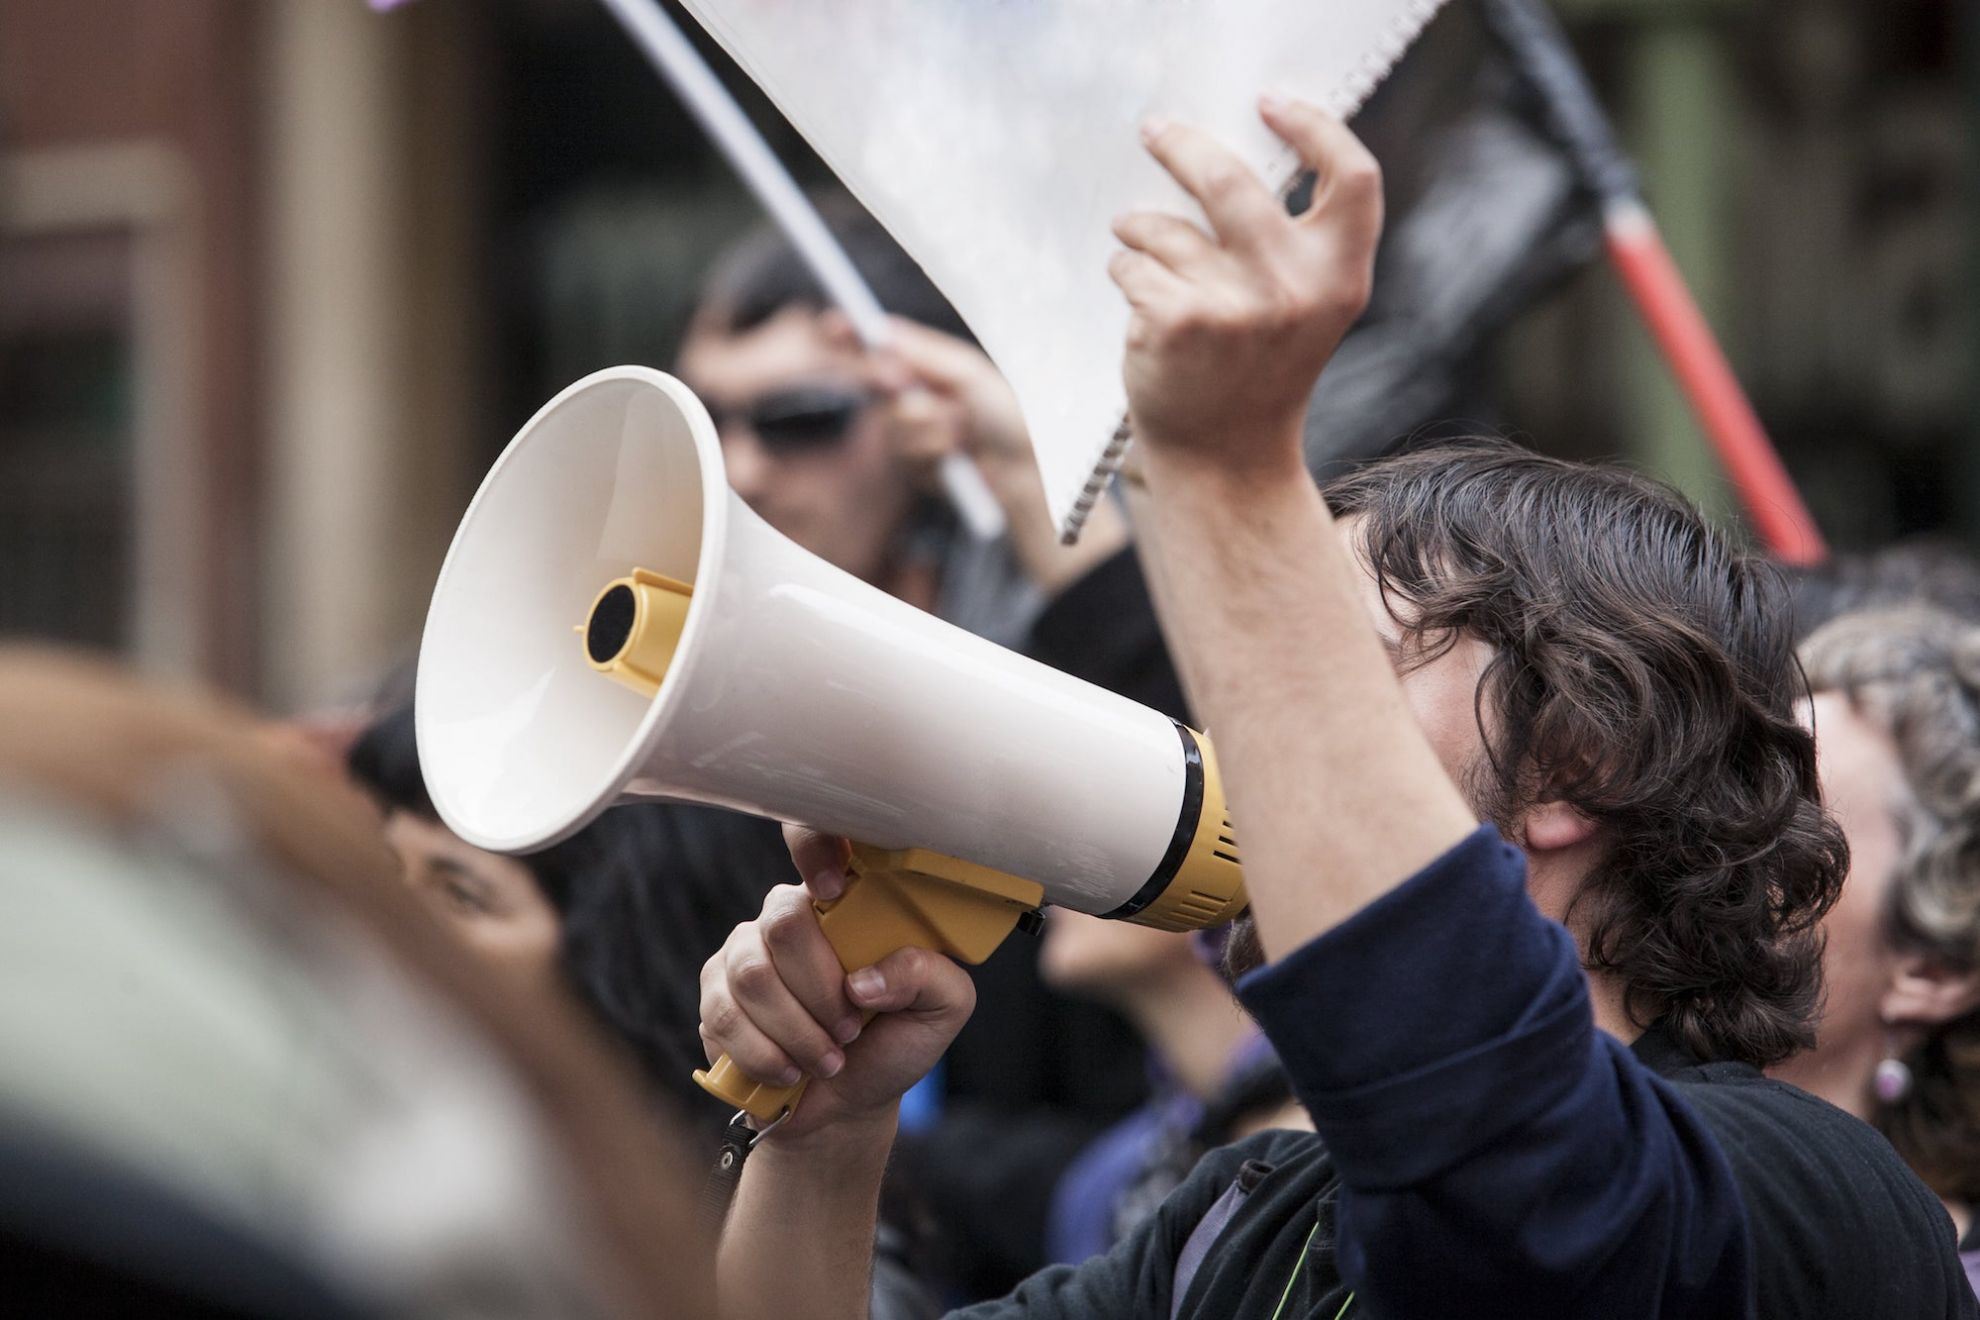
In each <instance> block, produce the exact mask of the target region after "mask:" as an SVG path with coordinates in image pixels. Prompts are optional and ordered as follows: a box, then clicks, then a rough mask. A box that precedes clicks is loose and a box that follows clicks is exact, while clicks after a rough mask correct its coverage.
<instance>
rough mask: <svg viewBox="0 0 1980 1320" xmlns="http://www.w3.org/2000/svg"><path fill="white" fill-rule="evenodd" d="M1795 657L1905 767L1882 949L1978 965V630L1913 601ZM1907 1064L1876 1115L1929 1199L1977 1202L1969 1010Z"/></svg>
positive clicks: (1845, 619)
mask: <svg viewBox="0 0 1980 1320" xmlns="http://www.w3.org/2000/svg"><path fill="white" fill-rule="evenodd" d="M1801 656H1802V663H1803V664H1804V665H1806V666H1807V668H1808V681H1809V684H1810V685H1811V686H1812V687H1813V688H1814V689H1815V691H1817V692H1839V693H1841V694H1843V695H1844V696H1845V697H1847V698H1848V700H1849V703H1850V705H1851V706H1852V707H1853V708H1854V709H1855V710H1856V711H1857V712H1858V713H1859V714H1861V715H1862V716H1863V717H1864V718H1865V719H1867V720H1869V721H1870V722H1871V723H1872V724H1874V725H1876V726H1877V727H1878V728H1879V729H1881V730H1882V731H1883V732H1884V733H1885V734H1886V735H1888V736H1889V738H1890V740H1891V743H1892V745H1893V746H1894V747H1895V748H1896V749H1897V754H1898V764H1899V765H1900V766H1901V767H1902V769H1903V772H1904V784H1903V785H1902V789H1903V791H1902V792H1898V793H1894V794H1893V805H1892V809H1893V811H1894V812H1895V813H1896V816H1897V822H1898V827H1899V832H1900V838H1901V839H1902V840H1903V852H1902V853H1901V854H1900V856H1899V858H1898V861H1897V867H1896V870H1895V873H1894V874H1893V875H1892V876H1891V887H1890V890H1889V895H1888V898H1887V900H1886V901H1887V902H1888V905H1889V906H1888V907H1887V908H1886V909H1885V911H1884V914H1883V937H1884V939H1885V941H1886V942H1888V944H1889V945H1890V946H1891V947H1892V948H1896V949H1906V950H1918V951H1922V952H1926V953H1930V954H1933V955H1934V956H1936V957H1939V958H1942V959H1944V960H1945V961H1946V963H1947V964H1948V965H1950V966H1952V967H1955V968H1960V969H1967V968H1972V967H1976V966H1980V626H1976V625H1974V624H1972V623H1969V622H1965V621H1962V620H1961V619H1958V618H1955V617H1953V616H1952V615H1950V614H1947V613H1945V612H1943V611H1940V610H1936V609H1932V608H1929V607H1926V606H1923V605H1910V606H1903V607H1898V608H1892V609H1883V610H1865V611H1862V612H1859V613H1852V614H1845V615H1843V616H1842V617H1840V618H1837V619H1834V620H1832V621H1830V622H1829V623H1827V624H1825V625H1823V626H1822V627H1821V628H1820V629H1818V630H1817V631H1816V633H1815V635H1814V636H1812V637H1810V638H1809V639H1808V641H1807V642H1806V643H1805V644H1804V645H1803V647H1802V651H1801ZM1905 1062H1906V1063H1907V1064H1908V1065H1909V1066H1910V1068H1911V1075H1912V1079H1913V1083H1914V1084H1913V1086H1912V1088H1911V1090H1910V1092H1909V1093H1908V1094H1907V1095H1906V1096H1905V1097H1904V1098H1903V1099H1901V1100H1899V1101H1898V1102H1897V1103H1895V1104H1888V1105H1882V1106H1880V1107H1879V1109H1878V1110H1877V1112H1876V1113H1875V1114H1874V1115H1872V1118H1873V1121H1874V1122H1875V1123H1876V1125H1877V1127H1878V1128H1879V1129H1880V1130H1881V1131H1882V1132H1883V1133H1884V1135H1885V1136H1887V1137H1889V1138H1890V1139H1891V1145H1893V1146H1895V1147H1896V1148H1897V1151H1898V1154H1900V1155H1902V1156H1904V1160H1905V1163H1907V1164H1909V1165H1910V1166H1911V1167H1912V1168H1913V1169H1914V1170H1916V1171H1917V1173H1918V1175H1919V1176H1920V1177H1921V1178H1923V1179H1924V1180H1925V1182H1926V1183H1927V1184H1928V1185H1930V1186H1931V1188H1932V1190H1933V1191H1935V1192H1938V1193H1939V1194H1940V1195H1941V1196H1945V1197H1949V1198H1951V1199H1954V1200H1960V1201H1969V1202H1970V1201H1974V1200H1980V1009H1975V1010H1973V1011H1971V1012H1968V1013H1964V1014H1961V1015H1960V1016H1959V1017H1956V1018H1954V1019H1952V1020H1951V1021H1949V1022H1941V1023H1938V1024H1937V1025H1936V1026H1934V1027H1933V1028H1932V1029H1931V1030H1929V1031H1928V1032H1927V1033H1926V1034H1925V1038H1924V1039H1923V1040H1922V1041H1921V1042H1920V1043H1919V1045H1918V1047H1917V1048H1916V1049H1914V1050H1913V1051H1912V1052H1911V1054H1910V1055H1909V1056H1908V1057H1907V1058H1906V1060H1905Z"/></svg>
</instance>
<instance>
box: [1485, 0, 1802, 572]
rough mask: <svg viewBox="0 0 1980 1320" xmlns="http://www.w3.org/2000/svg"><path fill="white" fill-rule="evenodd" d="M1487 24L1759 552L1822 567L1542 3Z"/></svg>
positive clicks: (1782, 472) (1520, 3)
mask: <svg viewBox="0 0 1980 1320" xmlns="http://www.w3.org/2000/svg"><path fill="white" fill-rule="evenodd" d="M1477 4H1478V11H1479V16H1480V17H1481V18H1482V19H1483V20H1484V22H1485V27H1486V30H1487V31H1488V32H1490V33H1491V34H1492V36H1493V37H1494V38H1495V39H1497V41H1498V42H1499V45H1500V46H1501V48H1503V49H1504V50H1505V52H1506V55H1507V57H1508V58H1509V59H1510V60H1511V61H1512V65H1513V68H1514V69H1515V70H1516V71H1517V72H1518V73H1519V75H1520V76H1521V77H1522V78H1523V79H1524V80H1525V82H1526V83H1527V85H1528V86H1530V87H1532V88H1533V89H1534V91H1535V92H1536V93H1537V94H1538V95H1539V97H1540V100H1541V103H1542V105H1543V107H1544V111H1545V114H1546V118H1547V124H1548V127H1549V129H1550V130H1551V131H1552V133H1553V136H1554V137H1555V139H1556V140H1557V141H1558V142H1559V143H1560V145H1561V147H1562V148H1563V149H1564V150H1565V151H1566V152H1567V153H1568V155H1569V156H1570V157H1571V158H1572V159H1573V160H1574V162H1575V169H1576V172H1577V173H1579V174H1580V175H1581V178H1582V182H1583V183H1584V184H1585V185H1586V186H1587V187H1588V188H1589V190H1590V191H1592V192H1593V193H1594V194H1595V195H1596V196H1597V197H1598V198H1600V199H1601V203H1602V228H1603V231H1604V233H1605V236H1606V238H1607V240H1608V249H1609V259H1610V261H1611V262H1612V263H1613V264H1614V266H1615V268H1616V274H1617V275H1618V276H1620V277H1621V279H1622V282H1623V285H1624V286H1625V287H1626V288H1627V289H1628V290H1629V294H1630V297H1631V299H1632V300H1634V301H1635V303H1636V308H1637V311H1638V313H1639V314H1641V316H1642V317H1643V320H1644V322H1645V324H1647V325H1648V326H1649V328H1650V333H1651V336H1652V337H1653V338H1655V340H1656V341H1657V347H1658V349H1659V350H1660V351H1661V352H1662V353H1663V355H1664V358H1665V360H1666V361H1668V362H1669V363H1670V366H1671V370H1672V372H1673V373H1674V374H1675V375H1676V376H1677V379H1678V384H1679V385H1680V386H1681V387H1682V388H1683V390H1684V394H1685V398H1686V399H1687V400H1688V401H1689V402H1690V404H1691V408H1692V411H1693V412H1694V413H1696V414H1697V417H1698V422H1699V425H1700V426H1701V427H1702V428H1703V429H1704V432H1705V437H1706V439H1707V440H1709V441H1710V442H1711V445H1712V448H1713V450H1714V451H1716V452H1717V454H1718V456H1719V461H1720V462H1721V463H1722V464H1723V465H1724V466H1725V469H1726V475H1727V477H1728V478H1729V479H1730V480H1731V482H1732V486H1733V489H1734V490H1735V491H1736V492H1738V494H1739V498H1740V503H1741V504H1743V505H1744V506H1745V508H1746V513H1747V516H1748V518H1750V519H1751V520H1752V522H1753V527H1754V530H1755V531H1756V532H1758V533H1759V535H1760V539H1761V541H1762V542H1763V543H1764V544H1765V545H1766V547H1767V549H1768V550H1769V551H1771V552H1772V553H1773V554H1774V555H1775V556H1777V557H1778V558H1780V559H1782V560H1785V561H1786V562H1788V563H1790V564H1818V563H1820V562H1822V560H1824V559H1826V558H1827V557H1828V553H1829V549H1828V546H1827V545H1826V544H1825V543H1824V542H1823V540H1822V534H1821V533H1820V532H1819V531H1817V530H1816V527H1815V519H1814V517H1813V516H1811V515H1810V514H1809V512H1808V506H1807V505H1805V504H1803V503H1802V501H1801V496H1800V494H1799V493H1798V492H1797V491H1796V490H1795V487H1794V482H1793V480H1792V479H1791V478H1790V477H1789V476H1788V473H1787V468H1786V467H1784V466H1783V465H1782V463H1781V457H1780V454H1779V453H1778V452H1776V451H1775V449H1774V444H1773V442H1772V441H1771V440H1769V439H1768V438H1767V432H1766V430H1765V429H1764V428H1763V427H1762V426H1761V425H1760V419H1759V417H1758V416H1757V415H1755V413H1754V411H1753V405H1752V404H1751V403H1750V402H1748V401H1747V397H1746V391H1745V390H1743V389H1741V388H1740V384H1739V379H1738V378H1737V377H1736V376H1734V375H1733V372H1732V366H1731V364H1730V363H1728V362H1727V361H1726V355H1725V353H1724V351H1723V350H1721V349H1720V347H1719V341H1718V339H1717V337H1715V336H1714V335H1713V333H1712V327H1711V326H1710V325H1709V324H1707V323H1706V320H1705V317H1704V314H1703V313H1701V312H1700V311H1699V310H1698V303H1697V301H1696V300H1695V299H1694V298H1692V296H1691V289H1690V286H1688V285H1687V284H1686V283H1685V281H1684V274H1683V272H1681V271H1679V270H1678V268H1677V263H1676V262H1675V261H1673V260H1671V254H1670V250H1669V249H1668V248H1666V247H1665V246H1664V239H1663V236H1662V235H1661V234H1659V233H1658V232H1657V222H1656V221H1655V220H1654V219H1652V218H1651V216H1650V212H1649V209H1648V208H1647V207H1645V206H1644V204H1643V199H1642V196H1641V194H1640V192H1639V191H1638V188H1637V182H1636V170H1635V167H1634V166H1632V165H1631V164H1630V161H1629V157H1628V156H1627V155H1625V154H1624V152H1623V150H1622V146H1621V144H1619V143H1618V142H1617V141H1616V137H1615V133H1614V131H1613V130H1611V129H1610V127H1609V121H1608V118H1607V116H1605V115H1604V114H1603V113H1602V106H1601V103H1600V102H1599V101H1598V100H1596V97H1595V90H1594V88H1592V87H1590V86H1589V85H1588V78H1587V75H1585V74H1584V73H1583V72H1582V71H1581V65H1580V62H1579V61H1577V60H1576V59H1575V57H1574V51H1573V49H1572V48H1571V47H1570V46H1569V45H1568V41H1567V36H1566V34H1565V33H1563V32H1562V31H1561V26H1560V24H1559V23H1558V22H1556V21H1555V19H1554V15H1553V12H1552V11H1551V10H1549V9H1548V8H1547V5H1546V3H1545V0H1477Z"/></svg>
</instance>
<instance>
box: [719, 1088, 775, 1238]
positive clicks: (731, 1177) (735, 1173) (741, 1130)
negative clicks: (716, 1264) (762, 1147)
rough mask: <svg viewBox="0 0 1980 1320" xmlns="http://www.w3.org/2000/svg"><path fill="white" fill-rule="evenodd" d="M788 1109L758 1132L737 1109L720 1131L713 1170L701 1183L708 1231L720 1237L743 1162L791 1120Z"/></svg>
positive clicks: (745, 1112)
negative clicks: (727, 1124)
mask: <svg viewBox="0 0 1980 1320" xmlns="http://www.w3.org/2000/svg"><path fill="white" fill-rule="evenodd" d="M790 1116H791V1111H790V1108H789V1107H788V1106H786V1107H785V1109H784V1111H783V1112H782V1113H781V1114H778V1115H777V1117H775V1118H774V1119H772V1120H770V1122H768V1123H766V1124H765V1125H764V1126H763V1127H761V1128H755V1127H751V1126H750V1121H749V1111H748V1110H747V1109H738V1110H737V1111H736V1116H735V1117H734V1118H732V1119H730V1120H729V1126H728V1127H726V1128H724V1129H723V1130H722V1148H721V1150H720V1151H719V1152H718V1153H717V1154H716V1156H715V1166H714V1167H713V1168H711V1169H710V1170H709V1171H708V1176H707V1177H706V1178H704V1179H702V1182H701V1197H700V1209H701V1217H702V1220H703V1221H704V1222H705V1223H706V1224H707V1225H708V1228H709V1231H710V1232H713V1233H718V1234H719V1233H720V1232H721V1231H722V1223H723V1221H724V1220H726V1219H727V1218H728V1217H729V1203H730V1202H731V1201H733V1200H735V1197H736V1184H738V1183H740V1182H741V1181H742V1171H743V1162H744V1161H745V1160H747V1159H748V1158H749V1153H750V1152H751V1151H752V1150H755V1149H756V1143H757V1142H759V1141H761V1140H763V1139H764V1138H765V1137H767V1136H769V1135H770V1134H771V1133H772V1132H775V1131H776V1130H777V1129H778V1128H780V1127H782V1126H783V1125H784V1123H785V1122H787V1121H788V1120H789V1119H790Z"/></svg>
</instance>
